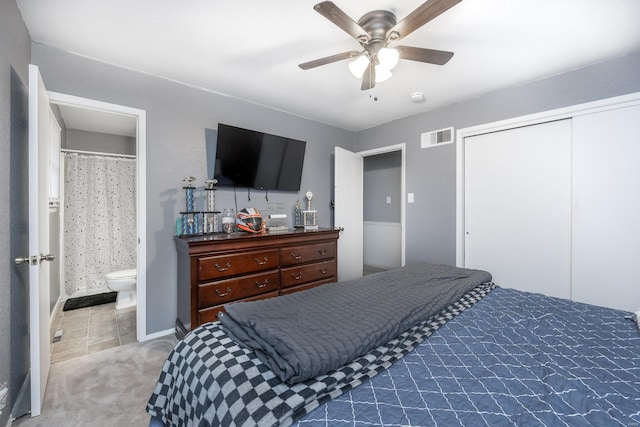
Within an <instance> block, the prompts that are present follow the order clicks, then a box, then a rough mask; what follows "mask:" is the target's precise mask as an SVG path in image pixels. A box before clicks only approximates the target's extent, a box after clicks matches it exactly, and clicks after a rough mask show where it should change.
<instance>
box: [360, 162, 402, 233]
mask: <svg viewBox="0 0 640 427" xmlns="http://www.w3.org/2000/svg"><path fill="white" fill-rule="evenodd" d="M401 166H402V154H401V152H400V151H393V152H390V153H384V154H377V155H375V156H368V157H365V158H364V167H363V172H364V180H363V181H364V183H363V184H364V185H363V187H364V188H363V194H364V200H363V206H364V215H363V217H364V220H365V221H380V222H396V223H399V222H400V207H401V206H400V196H401V194H400V192H401V189H402V188H401V178H402V169H401ZM387 196H389V197H391V204H387Z"/></svg>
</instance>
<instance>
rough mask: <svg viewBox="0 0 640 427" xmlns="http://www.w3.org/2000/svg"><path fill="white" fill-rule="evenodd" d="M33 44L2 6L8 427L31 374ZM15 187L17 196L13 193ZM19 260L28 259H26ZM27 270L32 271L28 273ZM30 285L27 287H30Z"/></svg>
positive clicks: (1, 237) (1, 337) (0, 258)
mask: <svg viewBox="0 0 640 427" xmlns="http://www.w3.org/2000/svg"><path fill="white" fill-rule="evenodd" d="M30 49H31V48H30V39H29V34H28V33H27V29H26V27H25V25H24V23H23V21H22V16H21V14H20V11H19V10H18V7H17V6H16V4H15V1H14V0H8V1H2V2H0V242H2V243H1V244H0V382H4V381H8V382H9V402H8V405H7V407H6V408H4V409H3V410H2V414H1V415H0V426H4V425H6V424H7V422H8V420H9V414H10V412H11V408H12V407H13V403H14V401H15V399H16V396H17V394H18V391H19V389H20V386H21V385H22V383H23V382H24V379H25V378H26V375H27V371H28V369H29V335H28V332H29V331H28V317H27V316H28V304H27V291H26V289H25V288H24V283H25V280H26V279H27V277H28V276H27V274H28V270H25V268H24V267H22V268H18V267H16V266H14V264H13V261H12V259H13V258H15V256H17V255H18V254H17V253H16V252H17V251H23V250H25V248H26V247H27V241H28V235H27V231H28V229H27V224H26V221H25V216H26V212H25V211H26V207H27V205H26V199H25V198H23V197H20V194H19V193H22V192H24V190H25V189H26V185H25V183H24V177H25V176H26V172H24V171H25V170H26V160H27V158H26V149H25V146H26V136H27V128H26V126H27V118H28V115H27V100H26V86H27V83H28V65H29V57H30V55H31V50H30ZM12 185H14V190H15V192H10V191H9V189H10V188H11V186H12ZM21 255H27V254H26V253H23V254H21ZM27 268H28V267H27ZM26 283H28V282H26Z"/></svg>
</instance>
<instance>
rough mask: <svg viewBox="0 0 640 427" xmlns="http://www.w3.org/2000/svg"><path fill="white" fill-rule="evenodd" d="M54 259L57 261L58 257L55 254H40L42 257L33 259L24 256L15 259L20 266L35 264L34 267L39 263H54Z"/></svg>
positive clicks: (33, 257)
mask: <svg viewBox="0 0 640 427" xmlns="http://www.w3.org/2000/svg"><path fill="white" fill-rule="evenodd" d="M54 259H56V256H55V255H54V254H47V255H44V254H40V256H35V255H34V256H32V257H24V256H19V257H17V258H16V259H15V262H16V265H20V264H29V263H31V264H33V265H37V264H38V263H39V262H42V261H53V260H54Z"/></svg>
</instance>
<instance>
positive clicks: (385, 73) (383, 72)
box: [376, 65, 392, 83]
mask: <svg viewBox="0 0 640 427" xmlns="http://www.w3.org/2000/svg"><path fill="white" fill-rule="evenodd" d="M391 76H392V74H391V70H389V69H387V68H385V67H382V66H380V65H376V83H382V82H385V81H387V80H389V79H390V78H391Z"/></svg>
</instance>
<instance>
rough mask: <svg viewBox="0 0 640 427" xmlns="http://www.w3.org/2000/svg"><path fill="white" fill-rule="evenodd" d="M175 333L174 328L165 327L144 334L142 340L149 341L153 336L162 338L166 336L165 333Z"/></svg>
mask: <svg viewBox="0 0 640 427" xmlns="http://www.w3.org/2000/svg"><path fill="white" fill-rule="evenodd" d="M175 333H176V330H175V329H167V330H164V331H159V332H154V333H152V334H149V335H146V336H145V337H144V339H143V340H142V341H149V340H152V339H154V338H162V337H166V336H167V335H171V334H175Z"/></svg>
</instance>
